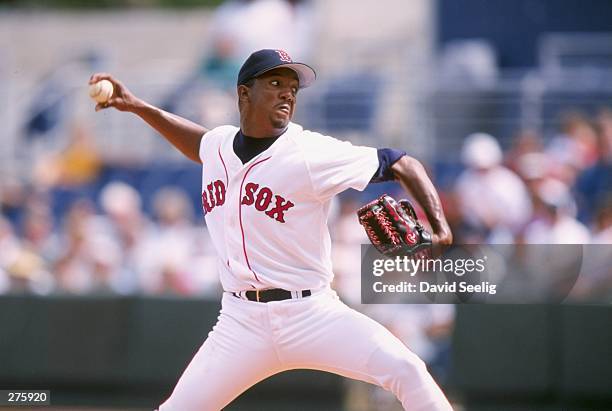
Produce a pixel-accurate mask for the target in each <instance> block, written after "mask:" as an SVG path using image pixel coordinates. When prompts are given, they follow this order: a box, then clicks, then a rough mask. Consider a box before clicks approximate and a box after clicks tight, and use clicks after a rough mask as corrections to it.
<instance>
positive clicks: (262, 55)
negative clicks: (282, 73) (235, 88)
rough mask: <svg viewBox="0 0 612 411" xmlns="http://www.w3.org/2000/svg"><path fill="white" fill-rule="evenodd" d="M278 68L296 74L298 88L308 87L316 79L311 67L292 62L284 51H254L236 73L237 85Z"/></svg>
mask: <svg viewBox="0 0 612 411" xmlns="http://www.w3.org/2000/svg"><path fill="white" fill-rule="evenodd" d="M280 67H286V68H288V69H291V70H293V71H295V72H296V73H297V75H298V79H299V81H300V88H305V87H308V86H310V85H311V84H312V83H313V82H314V81H315V79H316V78H317V73H315V71H314V70H313V68H312V67H310V66H309V65H307V64H304V63H298V62H295V61H293V60H292V59H291V57H290V56H289V54H287V52H286V51H283V50H271V49H264V50H259V51H256V52H255V53H253V54H251V55H250V56H249V58H248V59H246V61H245V62H244V64H243V65H242V67H241V68H240V72H239V73H238V85H241V84H245V83H246V82H247V81H249V80H250V79H252V78H255V77H257V76H261V75H262V74H263V73H265V72H267V71H270V70H272V69H275V68H280Z"/></svg>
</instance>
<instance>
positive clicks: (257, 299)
mask: <svg viewBox="0 0 612 411" xmlns="http://www.w3.org/2000/svg"><path fill="white" fill-rule="evenodd" d="M255 300H256V301H257V302H259V290H255Z"/></svg>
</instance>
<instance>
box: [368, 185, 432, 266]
mask: <svg viewBox="0 0 612 411" xmlns="http://www.w3.org/2000/svg"><path fill="white" fill-rule="evenodd" d="M357 216H358V218H359V223H360V224H361V225H362V226H363V228H364V229H365V231H366V234H367V235H368V237H369V239H370V241H371V242H372V244H373V245H374V247H376V249H377V250H378V251H379V252H380V253H381V254H384V255H388V256H395V255H412V256H415V257H416V256H419V255H424V256H429V255H431V245H432V236H431V234H430V233H429V232H428V231H427V230H425V228H424V227H423V225H422V224H421V223H420V222H419V219H418V218H417V215H416V213H415V211H414V208H413V207H412V204H410V202H409V201H408V200H400V201H395V199H393V198H392V197H391V196H389V195H387V194H384V195H382V196H380V197H379V198H377V199H376V200H374V201H372V202H370V203H368V204H366V205H364V206H363V207H361V208H360V209H359V210H357Z"/></svg>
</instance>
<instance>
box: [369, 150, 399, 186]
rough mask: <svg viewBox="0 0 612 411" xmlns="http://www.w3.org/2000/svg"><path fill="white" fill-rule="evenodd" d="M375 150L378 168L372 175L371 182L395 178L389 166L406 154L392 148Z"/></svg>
mask: <svg viewBox="0 0 612 411" xmlns="http://www.w3.org/2000/svg"><path fill="white" fill-rule="evenodd" d="M376 151H377V153H376V154H377V155H378V169H377V170H376V172H375V173H374V176H373V177H372V180H371V181H370V182H371V183H382V182H384V181H391V180H395V175H394V174H393V170H391V167H392V166H393V164H395V163H397V161H398V160H399V159H400V158H402V157H404V156H405V155H406V152H405V151H402V150H396V149H393V148H379V149H378V150H376Z"/></svg>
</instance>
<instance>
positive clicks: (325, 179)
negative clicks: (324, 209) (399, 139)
mask: <svg viewBox="0 0 612 411" xmlns="http://www.w3.org/2000/svg"><path fill="white" fill-rule="evenodd" d="M302 142H303V143H304V144H303V148H304V157H305V161H306V166H307V167H308V172H309V173H310V178H311V182H312V187H313V190H314V193H315V195H316V196H317V197H319V198H320V199H322V200H324V199H328V198H330V197H332V196H334V195H336V194H339V193H341V192H342V191H344V190H346V189H348V188H354V189H355V190H359V191H362V190H363V189H364V188H365V187H366V186H367V185H368V183H369V182H370V180H371V179H372V176H373V175H374V173H375V172H376V170H377V169H378V165H379V162H378V155H377V151H376V149H375V148H372V147H365V146H357V145H353V144H351V143H350V142H348V141H341V140H338V139H335V138H333V137H329V136H323V135H321V134H319V133H313V132H305V136H304V138H303V139H302Z"/></svg>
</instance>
